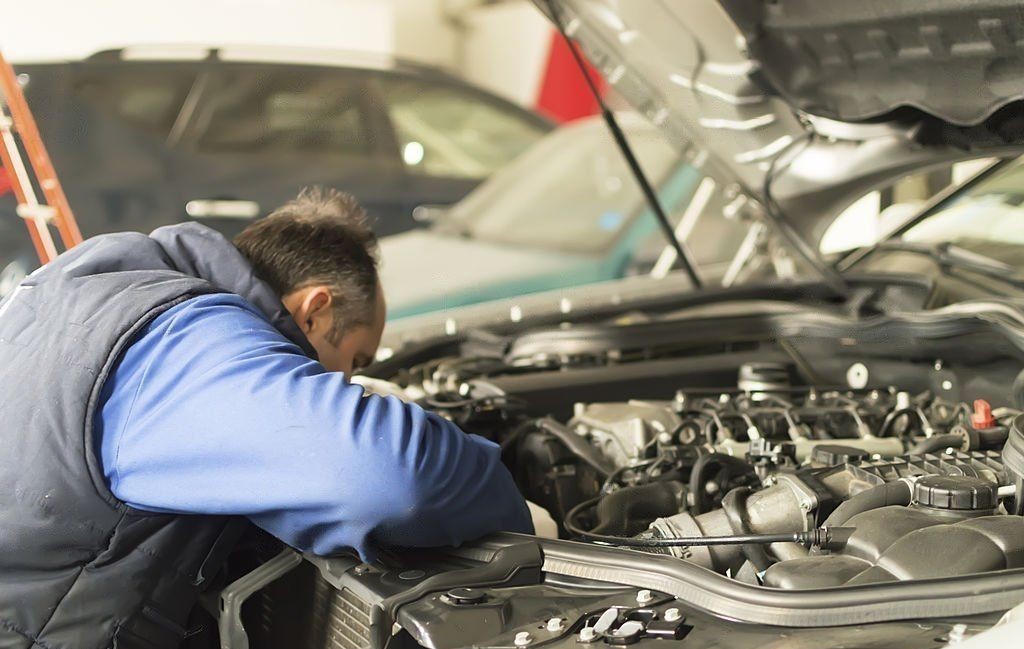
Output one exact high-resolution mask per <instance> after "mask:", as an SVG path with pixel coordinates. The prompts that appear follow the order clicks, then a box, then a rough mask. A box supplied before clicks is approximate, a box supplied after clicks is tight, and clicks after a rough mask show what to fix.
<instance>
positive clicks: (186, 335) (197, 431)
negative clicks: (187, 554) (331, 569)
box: [95, 294, 532, 559]
mask: <svg viewBox="0 0 1024 649" xmlns="http://www.w3.org/2000/svg"><path fill="white" fill-rule="evenodd" d="M101 398H102V400H101V404H100V408H99V410H98V412H97V417H96V422H95V423H96V432H97V435H98V438H97V440H96V441H97V447H98V449H99V453H98V455H99V456H100V462H101V464H102V466H103V471H104V474H105V476H106V479H107V481H108V483H109V486H110V489H111V491H112V492H113V494H114V495H115V496H117V497H118V498H119V499H121V500H122V501H124V502H125V503H127V504H129V505H131V506H133V507H135V508H137V509H141V510H145V511H151V512H165V513H167V512H170V513H180V514H228V515H241V516H246V517H248V518H249V519H250V520H252V521H253V522H254V523H255V524H256V525H258V526H259V527H261V528H263V529H265V530H266V531H268V532H270V533H271V534H273V535H274V536H276V537H278V538H280V539H281V540H283V541H285V542H286V543H288V544H290V545H292V546H294V547H296V548H299V549H301V550H309V551H313V552H316V553H318V554H333V553H336V552H339V551H341V550H343V549H346V548H352V549H355V550H356V551H357V552H359V554H360V555H361V556H362V557H363V558H364V559H372V558H373V556H374V551H373V546H374V545H375V544H378V543H380V544H386V545H399V546H438V545H457V544H459V543H461V542H463V541H466V540H470V539H473V538H476V537H479V536H481V535H483V534H486V533H489V532H493V531H498V530H509V531H520V532H532V524H531V522H530V516H529V513H528V510H527V506H526V504H525V502H524V501H523V499H522V497H521V496H520V495H519V493H518V491H517V490H516V488H515V485H514V483H513V481H512V478H511V475H510V474H509V473H508V471H507V470H506V469H505V467H504V466H503V465H502V464H501V462H500V459H499V449H498V447H497V446H496V445H495V444H493V443H491V442H488V441H487V440H484V439H483V438H480V437H477V436H474V435H467V434H465V433H463V432H462V431H461V430H459V429H458V427H456V426H455V425H454V424H452V423H451V422H448V421H447V420H444V419H442V418H440V417H438V416H436V415H434V414H431V413H428V412H426V411H424V410H423V409H421V408H419V407H418V406H415V405H410V404H405V403H403V402H402V401H400V400H398V399H396V398H394V397H389V398H384V397H379V396H364V395H363V390H362V388H361V387H359V386H358V385H353V384H351V383H349V382H348V380H347V379H346V377H345V376H344V375H342V374H340V373H334V372H327V371H326V370H325V369H324V368H323V366H321V365H320V364H319V363H317V362H315V361H313V360H311V359H309V358H308V357H306V356H304V355H303V354H302V352H301V351H300V350H299V348H298V347H297V346H296V345H294V344H293V343H291V342H289V341H288V340H287V339H286V338H285V337H284V336H282V335H281V334H280V333H279V332H278V331H277V330H276V329H274V327H273V326H272V325H271V324H270V322H269V321H268V320H267V319H266V318H265V317H264V316H263V315H262V314H261V313H260V312H259V311H258V310H257V309H256V308H255V307H253V306H252V305H250V304H248V303H247V302H246V301H245V300H243V299H242V298H240V297H238V296H236V295H230V294H225V295H208V296H202V297H196V298H193V299H190V300H188V301H185V302H183V303H181V304H179V305H176V306H174V307H172V308H171V309H169V310H168V311H166V312H164V313H163V314H161V315H160V316H158V317H157V318H156V319H155V320H154V321H153V322H152V323H150V324H149V325H148V326H147V327H146V328H145V329H143V330H142V331H141V333H140V334H139V336H138V337H137V339H136V340H135V341H134V343H133V344H132V345H131V346H130V347H129V348H128V349H127V350H126V351H125V353H124V355H123V356H122V358H121V360H120V361H119V362H118V364H117V365H116V366H115V368H114V370H113V372H112V374H111V375H110V377H109V378H108V380H107V383H106V384H105V386H104V389H103V393H102V395H101Z"/></svg>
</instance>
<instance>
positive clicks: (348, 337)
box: [283, 286, 387, 375]
mask: <svg viewBox="0 0 1024 649" xmlns="http://www.w3.org/2000/svg"><path fill="white" fill-rule="evenodd" d="M283 302H284V305H285V307H286V308H287V309H288V311H289V312H290V313H291V314H292V317H293V318H294V319H295V322H296V323H298V325H299V328H300V329H302V333H304V334H306V338H307V339H309V342H310V344H311V345H313V349H315V350H316V353H317V355H318V356H319V357H320V364H321V365H323V366H324V367H325V368H326V369H327V371H329V372H344V373H345V374H347V375H351V374H352V373H353V371H356V370H359V369H362V368H363V367H366V366H367V365H369V364H370V363H371V362H372V361H373V359H374V357H375V356H376V354H377V347H378V346H379V345H380V338H381V335H382V334H383V333H384V322H385V321H386V320H387V305H386V304H385V302H384V292H383V290H381V288H380V287H379V286H378V287H377V302H376V305H375V308H374V315H373V321H372V322H371V323H369V324H363V325H355V326H352V327H349V328H347V329H346V330H345V331H344V332H343V333H342V334H341V336H340V337H339V336H337V335H336V334H335V330H334V309H333V308H332V305H331V294H330V291H329V290H328V289H327V287H324V286H310V287H306V288H303V289H299V290H298V291H294V292H292V293H289V294H288V295H286V296H285V297H284V299H283Z"/></svg>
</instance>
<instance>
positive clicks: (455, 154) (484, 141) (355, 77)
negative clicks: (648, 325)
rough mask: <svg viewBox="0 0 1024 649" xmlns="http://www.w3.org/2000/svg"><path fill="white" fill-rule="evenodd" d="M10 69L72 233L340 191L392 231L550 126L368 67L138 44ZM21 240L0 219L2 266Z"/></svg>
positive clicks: (443, 82) (378, 63)
mask: <svg viewBox="0 0 1024 649" xmlns="http://www.w3.org/2000/svg"><path fill="white" fill-rule="evenodd" d="M15 70H16V72H17V73H18V74H19V79H20V80H21V82H22V83H23V85H24V87H25V93H26V96H27V99H28V102H29V104H30V106H31V107H32V110H33V112H34V114H35V117H36V120H37V122H38V123H39V128H40V131H41V133H42V136H43V139H44V141H45V142H46V145H47V147H48V149H49V152H50V155H51V157H52V158H53V161H54V165H55V166H56V168H57V171H58V173H59V174H60V177H61V181H62V183H63V184H64V188H65V191H66V193H67V194H68V198H69V200H70V202H71V205H72V206H73V207H74V209H75V214H76V217H77V218H78V221H79V224H80V226H81V228H82V231H83V234H85V235H86V236H91V235H95V234H99V233H102V232H110V231H117V230H139V231H144V232H148V231H150V230H152V229H153V228H155V227H158V226H161V225H166V224H169V223H176V222H180V221H183V220H186V219H193V220H197V221H200V222H203V223H205V224H207V225H211V226H213V227H215V228H216V229H218V230H220V231H222V232H224V233H225V234H228V235H232V234H234V233H236V232H238V231H240V230H241V229H242V228H243V227H244V226H245V225H246V224H248V223H249V222H251V221H252V220H253V219H256V218H259V217H260V216H263V215H265V214H267V213H268V212H269V211H271V210H272V209H274V208H275V207H277V206H278V205H280V204H281V203H283V202H285V201H287V200H289V199H290V198H294V196H295V195H296V193H297V192H298V191H299V189H301V188H302V187H304V186H307V185H313V184H322V185H325V186H330V187H336V188H338V189H341V190H345V191H348V192H350V193H352V194H354V195H355V196H356V197H357V198H358V199H359V200H360V202H361V203H362V204H363V205H364V206H365V207H366V210H367V212H368V213H369V214H370V216H371V217H372V219H373V222H374V227H375V229H376V231H377V232H378V233H379V234H380V235H387V234H393V233H396V232H401V231H403V230H407V229H409V228H412V227H414V226H415V225H416V222H415V221H414V220H413V219H412V216H411V214H412V211H413V209H414V208H416V207H417V206H418V205H421V204H425V203H429V204H449V203H452V202H455V201H457V200H459V199H460V198H462V197H463V196H465V195H466V194H467V193H468V192H469V191H470V190H472V189H473V188H474V187H475V186H476V185H477V184H478V183H480V182H481V181H482V180H483V179H485V178H487V177H488V176H489V175H490V174H491V173H493V172H494V171H495V170H497V169H499V168H501V167H502V166H504V165H505V164H507V163H508V162H509V161H511V160H513V159H514V158H515V157H516V156H517V155H518V154H519V153H521V152H522V151H523V150H525V149H526V148H527V147H529V146H530V145H531V144H533V143H534V142H535V141H536V140H538V139H539V138H541V137H542V136H543V135H544V134H545V133H547V132H548V131H549V130H550V129H551V128H552V125H551V123H550V122H548V121H547V120H546V119H544V118H543V117H541V116H539V115H537V114H535V113H533V112H531V111H529V110H527V109H525V108H523V107H521V106H518V105H516V104H514V103H511V102H509V101H506V100H504V99H501V98H499V97H497V96H495V95H493V94H491V93H488V92H486V91H484V90H482V89H480V88H477V87H475V86H472V85H470V84H468V83H466V82H465V81H462V80H460V79H458V78H456V77H454V76H452V75H449V74H447V73H445V72H442V71H441V70H438V69H436V68H432V67H428V66H423V65H418V64H413V63H408V62H404V61H397V60H394V59H391V58H387V57H380V56H370V55H356V54H344V53H337V52H321V51H310V52H302V51H295V50H292V49H289V50H288V51H287V52H284V51H283V50H277V49H274V48H242V47H230V48H220V49H213V48H209V47H200V46H191V47H190V46H175V47H166V46H165V47H157V46H145V47H128V48H124V49H119V50H110V51H104V52H100V53H98V54H95V55H93V56H91V57H89V58H87V59H85V60H82V61H74V62H62V63H39V64H30V63H26V64H20V65H16V66H15ZM6 225H12V227H14V228H15V229H14V232H16V233H18V236H15V237H13V239H12V237H11V236H8V235H9V234H13V233H8V232H7V230H9V229H11V228H8V227H6ZM21 229H22V228H21V224H20V223H17V222H16V221H15V223H13V224H5V228H4V230H3V232H2V234H3V235H4V242H3V244H0V262H2V263H3V264H6V263H7V262H8V261H9V260H11V259H14V258H19V257H25V256H26V254H27V255H28V257H29V258H30V257H31V246H30V245H29V241H28V237H27V236H24V234H23V233H21ZM12 241H13V242H14V244H15V245H14V246H13V247H12V245H11V244H12Z"/></svg>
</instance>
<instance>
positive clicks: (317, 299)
mask: <svg viewBox="0 0 1024 649" xmlns="http://www.w3.org/2000/svg"><path fill="white" fill-rule="evenodd" d="M333 301H334V299H333V298H332V296H331V291H330V290H329V289H328V288H327V287H326V286H307V287H305V288H301V289H299V290H297V291H293V292H291V293H289V294H288V295H286V296H285V297H284V299H283V300H282V302H284V305H285V308H287V309H288V312H289V313H291V314H292V319H294V320H295V322H296V324H298V325H299V329H301V330H302V333H304V334H305V335H306V336H309V335H311V334H314V333H320V331H321V330H323V331H326V330H327V329H329V328H330V327H331V325H332V323H333V318H334V315H333V314H332V313H331V306H332V302H333Z"/></svg>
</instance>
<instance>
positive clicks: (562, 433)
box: [537, 417, 615, 477]
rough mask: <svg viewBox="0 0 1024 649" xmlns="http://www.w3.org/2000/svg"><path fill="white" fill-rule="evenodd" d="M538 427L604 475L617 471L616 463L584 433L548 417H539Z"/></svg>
mask: <svg viewBox="0 0 1024 649" xmlns="http://www.w3.org/2000/svg"><path fill="white" fill-rule="evenodd" d="M537 428H538V429H539V430H542V431H544V432H545V433H550V434H552V435H554V436H555V437H556V438H557V439H558V441H560V442H562V443H563V444H565V446H566V448H568V449H569V451H571V452H572V454H573V455H575V456H576V457H578V458H580V459H581V460H583V461H584V462H586V463H587V464H589V465H590V466H592V467H593V468H594V470H595V471H597V472H598V473H600V474H601V475H602V476H605V477H607V476H610V475H611V474H612V473H614V472H615V465H614V464H612V463H611V462H610V461H609V460H608V459H607V458H605V456H604V455H602V454H601V451H599V450H598V449H597V447H596V446H594V445H593V444H591V443H590V442H589V441H587V439H586V438H584V437H583V436H582V435H577V434H576V433H574V432H572V431H571V430H569V429H568V428H566V427H565V426H563V425H562V424H560V423H558V422H557V421H555V420H554V419H548V418H546V417H545V418H544V419H538V420H537Z"/></svg>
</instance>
